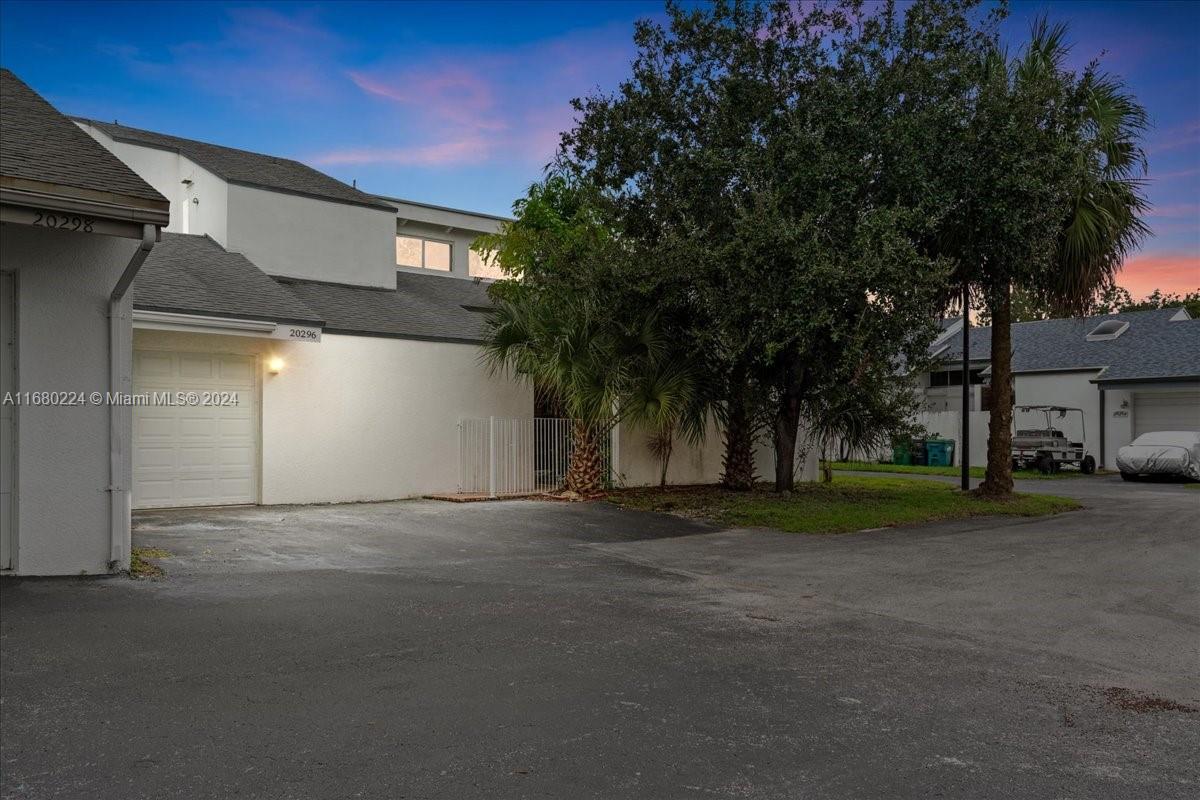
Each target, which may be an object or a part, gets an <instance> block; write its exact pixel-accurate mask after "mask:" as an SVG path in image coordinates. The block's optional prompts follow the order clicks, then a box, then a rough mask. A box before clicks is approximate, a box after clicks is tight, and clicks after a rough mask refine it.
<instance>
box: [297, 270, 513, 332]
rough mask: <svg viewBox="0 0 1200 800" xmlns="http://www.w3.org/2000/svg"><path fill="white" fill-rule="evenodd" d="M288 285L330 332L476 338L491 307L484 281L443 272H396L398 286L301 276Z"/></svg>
mask: <svg viewBox="0 0 1200 800" xmlns="http://www.w3.org/2000/svg"><path fill="white" fill-rule="evenodd" d="M277 280H279V281H280V282H281V283H282V284H283V285H284V286H287V287H288V288H289V289H291V290H292V291H293V292H294V293H295V294H296V296H297V297H299V298H300V299H301V300H303V301H304V303H305V304H306V305H307V306H308V307H309V308H311V309H313V311H314V312H316V313H317V314H318V315H320V316H321V318H322V319H324V320H325V330H326V332H328V333H351V334H365V335H370V336H387V337H395V338H399V339H425V340H430V341H443V342H467V343H476V342H479V341H481V340H482V338H483V321H484V315H483V314H482V313H481V311H480V309H486V308H489V307H490V306H491V300H490V299H489V298H488V296H487V289H486V288H485V286H484V285H482V284H478V283H475V282H474V281H469V280H463V279H461V278H448V277H445V276H441V275H420V274H417V273H411V272H398V273H396V289H395V291H393V290H391V289H370V288H366V287H361V286H345V285H342V284H330V283H319V282H315V281H298V280H291V279H287V278H279V279H277Z"/></svg>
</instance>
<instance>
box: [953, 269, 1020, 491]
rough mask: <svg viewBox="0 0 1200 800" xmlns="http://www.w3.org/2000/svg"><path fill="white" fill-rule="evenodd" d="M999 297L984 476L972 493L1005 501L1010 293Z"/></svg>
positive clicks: (1009, 448)
mask: <svg viewBox="0 0 1200 800" xmlns="http://www.w3.org/2000/svg"><path fill="white" fill-rule="evenodd" d="M999 295H1000V296H999V297H997V298H995V300H994V305H995V308H993V309H992V354H991V359H992V366H991V373H992V391H991V396H992V409H991V411H990V412H989V414H988V443H987V473H986V475H985V476H984V479H983V483H981V484H980V485H979V488H978V489H976V490H975V491H976V492H978V493H979V494H981V495H987V496H988V497H1006V496H1008V495H1010V494H1012V490H1013V478H1012V415H1013V392H1012V291H1011V289H1010V288H1009V287H1008V286H1005V287H1004V288H1003V289H1002V290H1001V291H1000V292H999ZM967 356H969V354H967ZM967 356H964V357H967Z"/></svg>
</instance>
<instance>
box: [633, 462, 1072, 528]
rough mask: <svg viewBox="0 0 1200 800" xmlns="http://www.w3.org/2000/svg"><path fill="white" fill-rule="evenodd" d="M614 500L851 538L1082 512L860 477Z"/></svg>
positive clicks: (1046, 501)
mask: <svg viewBox="0 0 1200 800" xmlns="http://www.w3.org/2000/svg"><path fill="white" fill-rule="evenodd" d="M609 500H610V501H611V502H613V503H616V504H617V505H620V506H624V507H626V508H635V509H640V510H644V511H660V512H668V513H673V514H680V515H682V516H688V517H700V518H703V519H710V520H713V521H715V522H720V523H723V524H726V525H733V526H739V527H742V526H749V527H764V528H775V529H777V530H781V531H788V532H791V533H847V532H850V531H859V530H864V529H866V528H884V527H891V526H893V525H911V524H915V523H920V522H932V521H934V520H944V519H964V518H967V517H981V516H990V515H1003V516H1021V517H1036V516H1042V515H1046V514H1058V513H1060V512H1063V511H1071V510H1074V509H1076V508H1079V507H1080V504H1079V503H1078V502H1076V501H1075V500H1071V499H1069V498H1066V497H1055V496H1052V495H1030V494H1016V495H1014V496H1013V498H1012V499H1011V500H983V499H980V498H978V497H975V496H974V495H970V494H963V493H962V492H960V491H959V490H958V489H956V488H955V487H953V486H948V485H946V484H943V483H935V482H931V481H922V480H914V479H912V478H872V477H866V476H857V475H854V476H839V477H836V478H835V479H834V481H833V483H828V484H822V483H810V484H802V485H800V486H799V487H798V488H797V489H796V491H795V492H792V493H791V494H776V493H774V492H772V491H769V490H768V489H767V488H765V487H764V488H759V489H755V490H754V491H750V492H729V491H725V490H724V489H720V488H718V487H716V486H683V487H676V488H667V489H665V490H663V489H622V490H618V491H616V492H612V493H610V494H609Z"/></svg>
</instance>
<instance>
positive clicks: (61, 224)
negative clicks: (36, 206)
mask: <svg viewBox="0 0 1200 800" xmlns="http://www.w3.org/2000/svg"><path fill="white" fill-rule="evenodd" d="M95 223H96V220H94V219H92V218H91V217H79V216H73V215H71V214H50V213H47V212H45V211H37V212H34V218H33V224H34V225H39V226H41V227H43V228H58V229H59V230H68V231H81V232H83V233H92V232H93V231H92V226H93V225H94V224H95Z"/></svg>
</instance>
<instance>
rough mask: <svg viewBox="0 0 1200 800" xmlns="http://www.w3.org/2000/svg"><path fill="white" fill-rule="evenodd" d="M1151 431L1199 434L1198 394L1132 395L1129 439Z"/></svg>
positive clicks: (1149, 393)
mask: <svg viewBox="0 0 1200 800" xmlns="http://www.w3.org/2000/svg"><path fill="white" fill-rule="evenodd" d="M1151 431H1200V392H1146V393H1138V394H1135V395H1134V396H1133V436H1134V438H1137V437H1138V436H1141V435H1142V434H1143V433H1149V432H1151Z"/></svg>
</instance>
